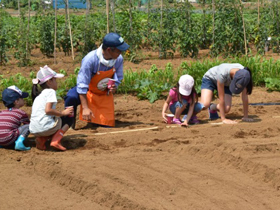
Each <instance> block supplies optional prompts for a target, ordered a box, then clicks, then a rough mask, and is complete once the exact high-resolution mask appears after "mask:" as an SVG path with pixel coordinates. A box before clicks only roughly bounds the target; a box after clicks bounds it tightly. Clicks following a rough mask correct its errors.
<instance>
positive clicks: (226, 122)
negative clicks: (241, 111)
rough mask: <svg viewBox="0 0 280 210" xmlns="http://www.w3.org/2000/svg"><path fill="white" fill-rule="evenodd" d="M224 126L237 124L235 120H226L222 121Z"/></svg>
mask: <svg viewBox="0 0 280 210" xmlns="http://www.w3.org/2000/svg"><path fill="white" fill-rule="evenodd" d="M222 122H223V123H224V124H237V122H236V121H235V120H229V119H224V120H223V121H222Z"/></svg>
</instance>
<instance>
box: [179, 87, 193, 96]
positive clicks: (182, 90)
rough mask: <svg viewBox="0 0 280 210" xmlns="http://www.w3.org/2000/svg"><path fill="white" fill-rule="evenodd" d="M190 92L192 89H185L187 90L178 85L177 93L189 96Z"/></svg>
mask: <svg viewBox="0 0 280 210" xmlns="http://www.w3.org/2000/svg"><path fill="white" fill-rule="evenodd" d="M191 92H192V90H189V91H187V90H185V89H183V88H181V87H179V93H180V94H182V95H183V96H189V95H190V94H191Z"/></svg>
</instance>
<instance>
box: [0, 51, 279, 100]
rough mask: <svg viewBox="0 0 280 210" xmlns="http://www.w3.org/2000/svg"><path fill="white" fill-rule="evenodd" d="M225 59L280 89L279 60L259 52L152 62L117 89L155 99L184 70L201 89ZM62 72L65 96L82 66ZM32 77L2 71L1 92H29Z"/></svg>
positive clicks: (61, 86)
mask: <svg viewBox="0 0 280 210" xmlns="http://www.w3.org/2000/svg"><path fill="white" fill-rule="evenodd" d="M223 62H229V63H241V64H243V65H244V66H247V67H249V68H250V69H251V71H252V75H253V82H254V85H255V86H265V87H267V89H268V90H270V91H280V80H279V79H277V78H279V77H280V61H279V60H276V61H275V60H273V59H272V58H271V59H263V58H262V57H261V56H256V57H243V58H240V57H236V58H228V59H226V60H220V59H218V58H217V59H214V60H205V61H196V62H190V63H187V62H182V64H181V65H180V67H179V68H177V69H175V68H174V67H173V66H172V64H171V63H168V64H167V65H166V67H165V68H164V69H159V68H157V67H156V66H155V65H152V66H151V68H150V69H149V70H146V69H142V70H140V71H137V72H135V71H132V70H131V69H130V70H127V71H125V72H124V80H123V81H122V83H121V84H120V86H119V87H118V93H119V94H132V95H136V96H137V97H138V98H139V99H141V100H149V101H150V102H151V103H153V102H155V101H156V100H158V99H160V98H162V97H163V96H164V95H165V94H166V92H167V91H169V89H170V88H172V87H173V86H175V85H176V83H177V81H178V79H179V77H180V76H181V75H184V74H189V75H192V76H193V77H194V79H195V87H196V90H197V92H198V93H200V86H201V79H202V77H203V75H204V73H205V72H206V71H207V70H208V69H210V68H211V67H213V66H215V65H219V64H221V63H223ZM60 72H61V73H63V74H65V75H66V77H65V79H64V80H62V82H61V81H59V89H58V90H57V95H58V96H59V98H60V99H62V98H63V97H64V96H65V95H66V93H67V91H68V90H69V89H70V88H72V87H74V86H75V85H76V79H77V74H78V72H79V68H76V69H75V71H74V74H70V75H67V74H66V72H65V71H64V70H63V69H61V70H60ZM33 78H35V73H34V72H31V73H30V76H29V78H26V77H24V76H22V75H21V74H20V73H19V74H16V75H15V76H11V77H8V78H6V77H5V76H3V75H0V79H1V80H0V92H1V91H3V89H5V88H6V87H8V86H11V85H15V84H16V85H17V86H18V87H19V88H21V89H22V90H23V91H26V92H28V93H29V94H30V93H31V89H32V82H31V80H32V79H33ZM26 101H27V105H31V104H32V101H31V97H29V98H27V100H26Z"/></svg>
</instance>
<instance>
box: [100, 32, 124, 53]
mask: <svg viewBox="0 0 280 210" xmlns="http://www.w3.org/2000/svg"><path fill="white" fill-rule="evenodd" d="M103 44H104V45H105V46H107V47H116V48H117V49H119V50H120V51H126V50H127V49H128V48H129V45H128V44H127V43H125V42H124V40H123V38H122V37H121V36H120V35H119V34H117V33H108V34H106V36H105V37H104V38H103Z"/></svg>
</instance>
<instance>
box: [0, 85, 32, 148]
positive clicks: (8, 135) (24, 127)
mask: <svg viewBox="0 0 280 210" xmlns="http://www.w3.org/2000/svg"><path fill="white" fill-rule="evenodd" d="M27 97H28V93H26V92H22V91H21V90H20V89H19V88H18V87H16V86H15V85H13V86H10V87H8V88H6V89H5V90H4V91H3V92H2V100H3V102H4V105H5V107H7V110H3V111H0V148H1V147H2V148H9V149H11V148H14V149H15V150H21V151H24V150H30V147H26V146H25V145H24V144H23V142H24V140H25V138H26V137H27V136H28V135H29V123H30V121H29V118H28V116H27V114H26V113H25V112H24V111H23V110H21V109H20V108H21V107H23V106H24V100H23V99H24V98H27Z"/></svg>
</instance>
